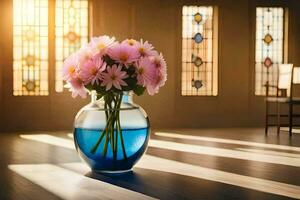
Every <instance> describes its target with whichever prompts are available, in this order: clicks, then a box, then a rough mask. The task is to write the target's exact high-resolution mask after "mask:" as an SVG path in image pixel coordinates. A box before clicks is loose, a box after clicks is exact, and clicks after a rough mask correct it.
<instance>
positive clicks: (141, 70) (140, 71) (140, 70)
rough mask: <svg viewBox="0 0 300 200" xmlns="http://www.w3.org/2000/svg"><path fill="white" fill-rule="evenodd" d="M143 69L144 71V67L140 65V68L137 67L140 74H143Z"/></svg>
mask: <svg viewBox="0 0 300 200" xmlns="http://www.w3.org/2000/svg"><path fill="white" fill-rule="evenodd" d="M144 71H145V70H144V68H143V67H141V68H139V69H138V73H139V74H140V75H141V74H143V73H144Z"/></svg>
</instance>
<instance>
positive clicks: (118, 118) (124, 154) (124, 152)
mask: <svg viewBox="0 0 300 200" xmlns="http://www.w3.org/2000/svg"><path fill="white" fill-rule="evenodd" d="M122 97H123V94H120V99H121V100H122ZM117 124H118V129H119V133H120V140H121V145H122V151H123V156H124V159H125V160H126V159H127V155H126V150H125V144H124V139H123V133H122V129H121V123H120V109H118V114H117Z"/></svg>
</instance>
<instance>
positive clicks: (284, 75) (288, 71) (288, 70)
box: [278, 64, 293, 90]
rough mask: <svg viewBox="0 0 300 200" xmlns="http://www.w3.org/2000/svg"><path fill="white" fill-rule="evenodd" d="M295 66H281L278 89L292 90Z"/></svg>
mask: <svg viewBox="0 0 300 200" xmlns="http://www.w3.org/2000/svg"><path fill="white" fill-rule="evenodd" d="M292 74H293V64H280V65H279V77H278V89H281V90H282V89H285V90H290V88H291V83H292Z"/></svg>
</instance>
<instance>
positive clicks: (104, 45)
mask: <svg viewBox="0 0 300 200" xmlns="http://www.w3.org/2000/svg"><path fill="white" fill-rule="evenodd" d="M116 44H117V42H115V38H114V37H111V38H110V37H109V36H107V35H104V36H100V37H94V38H92V40H91V42H90V47H91V50H92V51H93V53H94V54H97V53H99V54H100V55H104V54H106V53H107V49H108V48H110V47H112V46H114V45H116Z"/></svg>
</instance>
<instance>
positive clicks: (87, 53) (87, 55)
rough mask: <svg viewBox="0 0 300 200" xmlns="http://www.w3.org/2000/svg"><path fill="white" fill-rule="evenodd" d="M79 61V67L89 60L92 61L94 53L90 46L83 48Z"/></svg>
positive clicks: (80, 50) (79, 52) (79, 53)
mask: <svg viewBox="0 0 300 200" xmlns="http://www.w3.org/2000/svg"><path fill="white" fill-rule="evenodd" d="M77 55H78V61H79V65H82V64H83V63H85V62H86V61H87V60H89V59H91V58H92V57H93V52H92V50H91V48H90V46H89V45H84V46H83V47H81V48H80V49H79V51H78V54H77Z"/></svg>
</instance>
